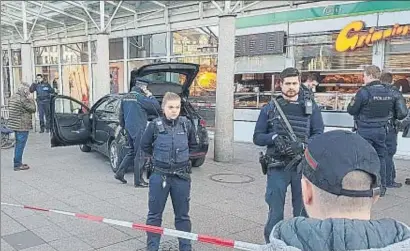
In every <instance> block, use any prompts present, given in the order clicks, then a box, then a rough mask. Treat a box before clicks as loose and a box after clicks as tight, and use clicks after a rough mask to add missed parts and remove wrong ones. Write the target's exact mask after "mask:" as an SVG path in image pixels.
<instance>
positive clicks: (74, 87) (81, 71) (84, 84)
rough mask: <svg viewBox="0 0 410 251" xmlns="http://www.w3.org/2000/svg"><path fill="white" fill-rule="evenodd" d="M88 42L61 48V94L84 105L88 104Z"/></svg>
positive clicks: (66, 45)
mask: <svg viewBox="0 0 410 251" xmlns="http://www.w3.org/2000/svg"><path fill="white" fill-rule="evenodd" d="M88 58H89V56H88V42H79V43H74V44H65V45H62V46H61V61H62V64H63V66H62V74H61V76H62V89H63V90H62V93H63V95H67V96H70V97H72V98H75V99H77V100H79V101H81V102H82V103H84V104H85V105H87V106H88V105H89V104H90V100H89V99H90V79H89V70H90V69H89V66H88V64H87V62H88V61H89V59H88Z"/></svg>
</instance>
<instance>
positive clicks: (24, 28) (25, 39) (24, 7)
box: [21, 1, 44, 42]
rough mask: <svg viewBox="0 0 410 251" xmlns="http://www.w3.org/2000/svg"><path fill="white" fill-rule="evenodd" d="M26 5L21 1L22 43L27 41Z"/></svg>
mask: <svg viewBox="0 0 410 251" xmlns="http://www.w3.org/2000/svg"><path fill="white" fill-rule="evenodd" d="M26 4H27V3H26V1H21V12H22V13H23V40H24V42H27V41H28V31H27V13H26ZM43 4H44V3H43Z"/></svg>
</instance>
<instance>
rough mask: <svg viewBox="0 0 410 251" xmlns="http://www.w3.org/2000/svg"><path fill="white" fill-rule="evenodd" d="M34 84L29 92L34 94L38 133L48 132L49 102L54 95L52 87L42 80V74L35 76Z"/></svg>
mask: <svg viewBox="0 0 410 251" xmlns="http://www.w3.org/2000/svg"><path fill="white" fill-rule="evenodd" d="M36 78H37V79H36V80H37V81H36V82H35V83H33V84H32V85H31V86H30V92H31V93H33V92H36V95H37V107H38V117H39V120H40V133H43V132H44V130H45V131H46V132H47V133H48V132H50V102H51V95H53V94H55V91H54V89H53V87H52V86H51V85H50V84H49V83H48V82H47V81H45V80H44V78H43V75H42V74H37V76H36Z"/></svg>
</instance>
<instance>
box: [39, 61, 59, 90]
mask: <svg viewBox="0 0 410 251" xmlns="http://www.w3.org/2000/svg"><path fill="white" fill-rule="evenodd" d="M37 74H42V75H43V79H44V81H47V82H48V83H49V84H51V86H52V87H53V88H54V89H55V90H57V92H59V93H60V90H61V86H60V84H61V83H60V78H59V74H58V66H38V67H36V75H37Z"/></svg>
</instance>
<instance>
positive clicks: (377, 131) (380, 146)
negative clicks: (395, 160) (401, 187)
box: [357, 127, 387, 189]
mask: <svg viewBox="0 0 410 251" xmlns="http://www.w3.org/2000/svg"><path fill="white" fill-rule="evenodd" d="M357 133H358V134H359V135H360V136H362V137H363V138H364V139H365V140H367V142H369V143H370V144H371V145H372V146H373V148H374V149H375V150H376V152H377V155H378V156H379V160H380V178H381V183H382V184H381V186H382V188H383V189H384V188H386V156H387V147H386V128H385V127H376V128H360V127H359V128H358V129H357Z"/></svg>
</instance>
